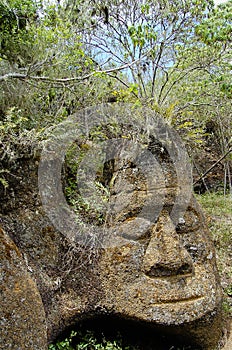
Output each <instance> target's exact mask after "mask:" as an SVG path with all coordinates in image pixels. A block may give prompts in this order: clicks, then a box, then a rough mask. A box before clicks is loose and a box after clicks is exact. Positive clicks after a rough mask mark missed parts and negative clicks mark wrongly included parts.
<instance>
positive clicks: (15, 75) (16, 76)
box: [0, 59, 141, 84]
mask: <svg viewBox="0 0 232 350" xmlns="http://www.w3.org/2000/svg"><path fill="white" fill-rule="evenodd" d="M140 60H141V59H137V60H135V61H133V62H131V63H127V64H124V65H122V66H120V67H117V68H111V69H106V70H97V71H95V72H92V73H90V74H87V75H84V76H80V77H74V78H57V79H53V78H50V77H47V76H38V75H30V74H21V73H7V74H4V75H2V76H0V82H1V81H6V80H8V79H19V80H37V81H44V82H50V83H51V82H54V83H61V84H67V83H71V82H73V83H75V82H77V81H78V82H79V81H83V80H87V79H89V78H91V77H93V76H94V75H95V74H109V73H115V72H119V71H121V70H124V69H127V68H130V67H131V66H132V65H134V64H136V63H138V62H139V61H140Z"/></svg>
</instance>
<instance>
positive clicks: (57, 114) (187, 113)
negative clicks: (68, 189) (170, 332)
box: [0, 0, 232, 349]
mask: <svg viewBox="0 0 232 350" xmlns="http://www.w3.org/2000/svg"><path fill="white" fill-rule="evenodd" d="M231 34H232V0H228V1H227V2H225V3H223V4H221V5H219V6H215V5H214V3H213V1H212V0H185V1H183V0H172V1H167V0H159V1H158V0H143V1H142V0H141V1H137V0H101V1H100V0H75V1H71V0H63V1H59V0H54V1H52V0H45V1H42V0H0V89H1V92H0V146H1V148H2V153H1V156H2V160H5V164H7V160H12V159H13V158H14V157H15V156H16V153H17V150H16V149H15V148H14V147H13V146H12V145H14V144H17V145H19V144H21V145H24V144H28V143H33V142H34V141H35V140H39V139H41V138H45V137H46V131H47V130H48V128H50V127H53V126H54V125H57V124H58V123H60V122H61V121H63V120H65V119H66V118H67V117H68V116H70V115H71V114H73V113H74V112H76V111H77V110H79V109H81V108H84V107H86V106H93V105H97V104H99V103H105V102H109V103H113V102H114V103H117V102H130V103H133V104H137V105H145V106H148V107H150V108H151V109H153V110H154V111H155V112H157V113H159V114H160V115H161V116H162V117H163V118H165V119H166V120H167V122H168V123H169V124H170V125H172V126H173V127H175V128H176V129H178V130H179V132H180V134H181V136H182V137H183V139H184V140H185V142H186V146H187V150H188V152H189V155H190V158H191V160H192V162H193V166H194V168H195V171H196V172H198V173H199V174H198V175H199V176H201V175H202V173H204V171H206V170H207V168H204V166H202V158H201V155H203V157H206V156H207V157H208V156H209V157H211V158H212V162H211V164H213V163H214V162H216V161H217V160H218V159H221V162H220V164H221V173H220V174H219V178H217V180H218V179H219V180H218V182H217V184H218V183H219V184H220V182H221V185H222V188H223V189H224V192H227V191H228V192H230V193H232V188H231V186H232V185H231V183H232V182H231V166H232V165H231V164H232V156H231V152H230V150H232V136H231V127H232V114H231V97H232V81H231V69H232V54H231ZM213 171H214V169H212V172H213ZM8 172H9V170H8V169H7V167H6V168H3V169H0V186H3V187H4V190H7V186H8V181H7V175H8ZM204 181H205V180H204ZM203 184H204V190H205V189H207V190H209V186H208V185H207V183H205V182H203ZM213 185H214V184H213ZM208 196H210V195H208ZM211 196H214V195H211ZM213 198H214V197H207V196H206V197H203V199H202V202H203V204H204V203H206V207H207V208H208V209H207V210H208V212H209V214H210V215H212V216H213V219H212V221H211V225H212V230H213V232H214V239H215V242H216V247H217V248H218V256H219V269H220V272H221V274H222V277H223V279H224V282H225V286H224V290H225V293H226V294H227V295H230V296H231V293H232V289H231V288H232V287H231V284H230V283H231V282H228V281H230V280H231V274H232V272H231V267H230V264H228V262H226V261H228V259H229V257H228V254H227V249H226V247H227V246H228V245H230V244H231V238H230V235H229V233H231V216H230V215H231V201H230V199H229V197H227V199H226V201H225V202H223V200H224V199H223V200H222V199H220V200H221V202H220V203H221V206H220V205H219V201H218V198H219V197H217V198H216V200H215V198H214V199H213ZM220 198H221V197H220ZM211 203H213V205H212V206H211ZM215 203H217V206H216V208H217V210H218V213H215V212H213V208H215ZM222 203H224V204H222ZM222 207H223V208H224V209H223V210H224V211H223V210H222V211H220V210H221V209H220V208H222ZM210 208H212V211H210V210H211V209H210ZM225 208H230V209H229V210H228V212H226V214H225V211H226V209H225ZM219 211H220V214H219ZM223 213H224V214H223ZM223 215H225V216H226V217H227V221H223V217H225V216H223ZM218 216H220V220H218ZM229 216H230V219H228V217H229ZM215 218H216V219H217V220H216V219H215ZM215 220H216V221H215ZM228 232H229V233H228ZM224 268H225V269H224ZM223 271H224V272H223ZM225 271H226V272H225ZM225 309H227V311H229V312H230V313H231V304H229V302H226V304H225ZM83 337H85V336H83ZM70 339H71V338H70ZM70 339H67V341H66V340H65V341H62V342H61V343H60V344H57V345H56V346H55V345H52V346H51V347H50V349H71V345H70V344H69V343H70V341H71V340H70ZM65 342H66V343H65ZM88 342H90V343H91V342H92V343H91V344H90V343H88ZM90 346H91V347H90ZM90 348H91V349H121V343H120V341H119V342H117V341H115V342H110V341H109V342H107V341H106V340H104V341H103V343H101V344H99V343H98V342H97V340H96V339H95V338H94V336H92V335H91V336H89V337H88V338H83V339H82V340H81V341H80V344H79V345H78V347H77V349H90ZM128 349H129V348H128Z"/></svg>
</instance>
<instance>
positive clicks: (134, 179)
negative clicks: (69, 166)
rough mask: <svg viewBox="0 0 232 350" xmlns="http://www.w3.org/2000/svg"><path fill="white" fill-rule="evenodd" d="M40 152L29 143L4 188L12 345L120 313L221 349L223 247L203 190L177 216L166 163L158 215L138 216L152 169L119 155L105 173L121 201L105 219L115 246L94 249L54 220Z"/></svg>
mask: <svg viewBox="0 0 232 350" xmlns="http://www.w3.org/2000/svg"><path fill="white" fill-rule="evenodd" d="M32 153H34V152H32ZM38 161H39V158H38V157H37V156H32V155H31V156H27V150H22V152H21V156H20V157H19V158H18V159H17V160H16V161H15V163H14V175H15V177H14V178H13V179H11V178H10V177H9V179H8V181H9V184H10V186H9V190H7V191H6V192H4V191H2V192H1V198H4V199H5V200H4V202H2V203H1V208H0V209H1V224H2V227H3V228H4V230H5V232H7V234H8V235H9V236H10V237H11V239H9V237H8V238H7V237H6V236H5V235H4V234H3V233H2V238H1V241H2V243H4V242H5V245H3V247H5V248H4V249H3V251H2V252H3V254H4V255H3V262H4V264H5V265H4V266H5V267H4V268H5V269H6V270H7V271H8V275H4V276H5V277H4V280H3V283H2V288H3V296H4V298H5V299H4V300H3V301H2V305H3V310H5V311H6V313H7V314H6V315H5V316H4V318H3V327H1V328H2V332H3V336H2V339H3V342H6V344H8V345H9V346H8V347H7V346H6V347H5V348H7V349H8V348H9V349H21V348H22V349H27V348H28V349H40V350H41V349H44V348H45V343H46V341H47V340H46V334H45V333H46V327H47V336H48V341H51V340H54V338H55V337H56V336H57V335H58V334H60V333H61V332H62V331H64V330H65V329H66V328H67V327H68V326H70V325H72V324H73V323H76V322H78V321H80V320H82V319H85V318H86V317H91V316H94V315H101V314H103V315H107V314H109V315H114V314H115V315H117V316H119V317H122V318H123V319H128V320H136V321H139V322H143V323H147V324H148V325H150V326H152V327H154V330H162V331H169V332H170V334H175V335H180V336H181V337H186V338H191V339H192V340H193V341H194V342H195V343H196V344H198V345H199V348H200V347H201V348H202V349H204V350H213V349H214V347H215V345H216V344H217V342H218V340H219V338H220V334H221V318H220V306H221V289H220V283H219V279H218V273H217V268H216V262H215V251H214V247H213V244H212V242H211V240H210V236H209V233H208V230H207V227H206V225H205V223H204V218H203V216H202V213H201V210H200V208H199V206H198V205H197V203H196V201H195V200H194V198H192V200H191V202H190V203H189V205H188V207H187V211H186V213H185V215H184V216H183V217H180V218H179V219H180V220H179V225H178V226H177V227H175V226H174V225H173V223H172V220H171V219H170V211H171V208H172V206H173V201H174V197H175V195H176V193H177V192H178V188H177V183H176V181H175V179H174V175H173V174H172V173H171V174H170V171H168V165H167V162H166V163H165V164H166V165H164V173H165V174H166V176H167V183H169V184H170V185H169V186H168V185H167V188H168V191H167V193H166V196H165V204H164V206H163V209H162V212H161V213H160V215H159V216H158V217H157V218H156V219H154V220H153V222H152V223H151V222H148V220H147V218H146V216H145V217H140V218H139V219H137V218H136V215H137V213H138V212H139V210H140V209H141V207H142V206H143V204H144V201H145V199H146V196H147V195H148V193H147V192H146V191H147V189H146V184H145V179H144V176H143V174H141V172H139V170H138V169H136V167H135V166H134V164H131V163H130V162H126V163H124V164H123V166H122V165H120V164H119V163H117V162H114V164H113V167H112V166H111V170H110V171H108V172H106V173H107V174H108V175H107V176H108V183H109V185H110V186H109V187H110V191H111V199H110V201H111V205H112V207H113V208H114V212H113V214H112V215H110V216H109V217H108V218H107V220H106V222H105V228H106V233H107V235H108V240H109V245H108V247H107V245H105V247H104V249H99V250H98V251H97V252H95V251H93V250H91V249H88V248H85V247H81V246H80V245H78V244H76V243H75V242H71V241H69V240H68V239H67V237H65V236H63V235H62V234H61V233H60V232H59V231H58V230H57V229H56V228H55V227H54V226H53V225H52V224H51V222H50V220H49V219H48V217H47V216H46V213H45V212H44V209H43V207H42V205H41V201H40V197H39V195H38V184H37V167H38ZM4 166H5V165H4ZM5 167H6V166H5ZM136 174H137V175H136ZM168 177H169V178H168ZM112 179H113V180H112ZM105 182H106V179H104V183H105ZM128 198H129V200H128ZM155 204H156V203H154V206H155ZM111 238H112V239H113V241H110V239H111ZM112 242H113V244H111V243H112ZM16 246H17V247H16ZM7 259H9V260H7ZM33 280H35V281H36V284H37V286H36V285H35V283H34V282H33ZM40 296H41V299H42V302H41V299H40ZM44 310H45V313H46V324H45V316H44ZM16 332H17V340H15V334H16ZM20 342H21V343H20ZM19 344H22V345H20V346H21V348H20V346H19ZM28 344H30V345H28ZM17 346H18V347H17Z"/></svg>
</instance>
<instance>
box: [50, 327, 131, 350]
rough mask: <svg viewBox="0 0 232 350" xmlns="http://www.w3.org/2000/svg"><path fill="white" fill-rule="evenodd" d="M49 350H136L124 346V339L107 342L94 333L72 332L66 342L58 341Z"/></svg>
mask: <svg viewBox="0 0 232 350" xmlns="http://www.w3.org/2000/svg"><path fill="white" fill-rule="evenodd" d="M48 349H49V350H62V349H64V350H84V349H86V350H90V349H91V350H122V349H124V350H133V349H134V350H136V349H135V348H134V347H130V346H123V347H122V339H121V338H118V339H116V340H107V339H106V338H105V337H104V336H103V337H102V338H101V339H97V337H96V335H95V334H94V332H91V331H86V332H85V333H84V332H81V331H79V332H76V331H72V332H71V334H70V336H69V337H68V338H66V339H65V340H62V341H58V342H57V343H56V344H54V345H50V346H49V348H48Z"/></svg>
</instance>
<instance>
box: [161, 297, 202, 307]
mask: <svg viewBox="0 0 232 350" xmlns="http://www.w3.org/2000/svg"><path fill="white" fill-rule="evenodd" d="M203 299H204V297H203V296H191V297H186V298H184V297H183V298H178V299H174V298H173V299H166V300H163V299H162V300H160V301H157V302H156V303H155V305H160V304H179V303H191V302H195V301H197V300H203Z"/></svg>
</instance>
